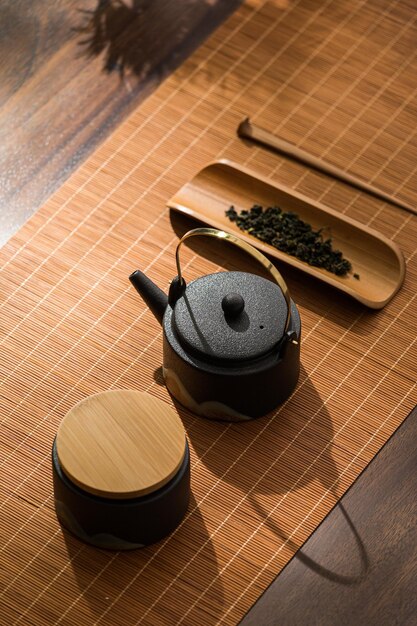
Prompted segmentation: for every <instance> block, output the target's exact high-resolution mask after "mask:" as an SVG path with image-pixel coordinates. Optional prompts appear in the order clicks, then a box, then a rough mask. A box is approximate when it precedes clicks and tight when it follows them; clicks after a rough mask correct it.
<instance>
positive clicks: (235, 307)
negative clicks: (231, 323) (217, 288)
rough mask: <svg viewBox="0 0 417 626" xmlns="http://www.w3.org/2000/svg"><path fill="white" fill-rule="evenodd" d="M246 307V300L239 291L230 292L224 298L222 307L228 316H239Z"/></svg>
mask: <svg viewBox="0 0 417 626" xmlns="http://www.w3.org/2000/svg"><path fill="white" fill-rule="evenodd" d="M244 308H245V301H244V299H243V298H242V296H241V295H240V294H239V293H234V292H232V293H228V294H227V295H225V296H224V298H223V300H222V309H223V311H224V314H225V316H226V317H232V318H233V317H237V316H238V315H240V313H242V311H243V309H244Z"/></svg>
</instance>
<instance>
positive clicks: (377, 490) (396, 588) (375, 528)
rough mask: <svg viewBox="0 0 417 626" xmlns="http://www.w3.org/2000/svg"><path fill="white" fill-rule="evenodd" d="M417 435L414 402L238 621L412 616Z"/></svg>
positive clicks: (293, 624) (416, 609)
mask: <svg viewBox="0 0 417 626" xmlns="http://www.w3.org/2000/svg"><path fill="white" fill-rule="evenodd" d="M416 440H417V408H416V409H414V410H413V411H412V412H411V414H410V415H409V416H408V417H407V419H406V420H405V421H404V422H403V424H402V425H401V426H400V427H399V429H398V430H397V431H396V432H395V434H394V435H393V436H392V437H391V439H390V440H389V441H388V442H387V443H386V444H385V446H384V447H383V448H382V450H381V451H380V452H379V453H378V454H377V456H376V457H375V458H374V459H373V461H372V462H371V463H370V464H369V465H368V467H367V468H366V469H365V471H364V472H363V473H362V474H361V475H360V476H359V478H358V479H357V480H356V481H355V482H354V483H353V485H352V486H351V488H350V489H349V490H348V491H347V492H346V493H345V495H344V496H343V497H342V498H341V500H340V502H339V503H338V504H337V505H336V506H335V508H334V509H333V510H332V511H331V512H330V513H329V515H328V516H327V517H326V518H325V519H324V521H323V522H322V524H321V525H320V526H319V527H318V528H317V530H316V531H315V532H314V533H313V534H312V535H311V537H310V538H309V539H308V541H306V543H305V544H304V546H303V547H302V548H301V549H300V550H299V551H298V552H297V553H296V554H295V556H294V557H293V558H292V560H291V561H290V562H289V563H288V565H287V566H286V567H285V568H284V569H283V570H282V572H281V573H280V575H279V576H278V577H277V578H276V579H275V581H274V582H273V583H272V585H271V586H270V587H269V589H267V591H266V592H265V593H264V595H263V596H262V597H261V598H260V599H259V600H258V602H257V603H256V604H255V606H254V607H253V608H252V609H251V611H250V612H249V613H248V614H247V615H246V617H245V618H244V619H243V620H242V621H241V626H255V625H257V624H262V626H278V625H281V624H285V626H299V625H301V624H307V623H308V624H309V626H315V625H316V624H317V625H318V624H320V625H321V626H334V625H335V624H337V625H338V626H341V625H349V626H350V625H351V626H357V625H359V624H361V625H362V624H364V625H365V624H366V626H377V625H378V626H381V625H385V624H386V625H387V626H392V625H394V624H398V625H399V626H406V625H410V626H411V625H412V624H415V623H416V615H417V601H416V594H415V584H416V571H417V548H416V519H417V502H416V493H417V478H416V475H417V472H416V470H417V451H416V444H415V442H416ZM307 616H308V617H307Z"/></svg>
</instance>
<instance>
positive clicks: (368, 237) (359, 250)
mask: <svg viewBox="0 0 417 626" xmlns="http://www.w3.org/2000/svg"><path fill="white" fill-rule="evenodd" d="M254 204H260V205H262V206H263V207H265V208H266V207H268V206H274V205H276V206H279V207H280V208H281V209H282V210H283V211H293V212H295V213H297V215H298V216H299V217H300V218H301V219H303V220H304V221H306V222H308V223H309V224H311V226H312V227H313V228H314V229H319V228H325V229H328V232H329V236H330V237H331V239H332V244H333V247H334V249H337V250H341V251H342V252H343V256H344V257H345V258H346V259H348V260H349V261H350V262H351V263H352V272H351V273H349V274H348V275H347V276H336V275H335V274H332V273H331V272H329V271H327V270H324V269H321V268H317V267H313V266H310V265H308V264H307V263H305V262H304V261H300V260H299V259H297V258H296V257H293V256H290V255H288V254H286V253H285V252H281V251H280V250H278V249H276V248H274V247H273V246H270V245H269V244H266V243H263V242H262V241H260V240H259V239H257V238H255V237H253V236H251V235H250V234H247V233H245V232H244V231H241V230H240V229H239V228H238V227H237V226H236V225H235V223H234V222H231V221H230V220H229V219H228V218H227V216H226V215H225V211H226V210H227V209H229V207H230V206H231V205H233V206H234V207H235V209H236V211H237V212H238V213H239V212H240V211H241V210H243V209H246V210H248V209H250V208H251V207H252V206H253V205H254ZM168 206H169V207H170V208H171V209H174V210H176V211H180V212H182V213H185V214H187V215H190V216H191V217H193V218H195V219H197V220H200V221H202V222H204V223H206V224H209V225H210V226H213V227H215V228H219V229H221V230H226V231H229V232H233V233H236V234H237V235H239V236H240V237H241V238H242V239H244V240H246V241H248V242H249V243H251V244H252V245H253V246H255V247H257V248H259V249H260V250H262V251H263V252H265V253H266V254H269V255H270V256H273V257H275V258H276V259H278V260H279V261H284V262H285V263H288V264H289V265H292V266H293V267H296V268H298V269H300V270H301V271H303V272H305V273H306V274H309V275H311V276H314V277H315V278H318V279H319V280H321V281H323V282H325V283H328V284H329V285H332V286H333V287H336V288H337V289H339V290H340V291H343V292H345V293H347V294H349V295H350V296H352V297H353V298H355V299H356V300H358V301H359V302H361V303H362V304H365V305H366V306H368V307H370V308H372V309H381V308H382V307H383V306H384V305H385V304H387V302H389V300H391V298H392V297H393V296H394V295H395V293H396V292H397V291H398V289H399V288H400V287H401V284H402V282H403V280H404V274H405V264H404V259H403V256H402V253H401V251H400V249H399V248H398V246H397V245H396V244H395V243H393V242H392V241H390V240H389V239H388V238H387V237H384V236H383V235H382V234H380V233H378V232H377V231H375V230H373V229H372V228H368V227H367V226H364V225H363V224H361V223H360V222H357V221H355V220H353V219H350V218H349V217H346V216H344V215H342V214H340V213H338V212H337V211H334V210H332V209H330V208H329V207H327V206H325V205H323V204H321V203H319V202H315V201H313V200H311V199H309V198H308V197H306V196H304V195H302V194H300V193H297V192H296V191H293V190H292V189H290V188H289V187H286V186H284V185H279V184H277V183H273V182H271V181H269V180H267V179H265V178H262V177H260V176H258V175H257V174H256V172H253V171H251V170H249V169H246V168H244V167H241V166H238V165H236V164H233V163H231V162H229V161H226V160H220V161H216V162H214V163H210V164H209V165H207V166H206V167H204V168H203V169H202V170H200V171H199V172H198V173H197V174H196V176H195V177H194V178H193V179H192V180H190V181H189V182H187V183H186V184H185V185H184V186H183V187H182V188H181V189H180V190H179V191H178V192H177V193H176V194H175V195H174V196H173V197H172V198H171V199H170V200H169V201H168ZM353 274H357V275H359V279H357V278H355V277H354V275H353Z"/></svg>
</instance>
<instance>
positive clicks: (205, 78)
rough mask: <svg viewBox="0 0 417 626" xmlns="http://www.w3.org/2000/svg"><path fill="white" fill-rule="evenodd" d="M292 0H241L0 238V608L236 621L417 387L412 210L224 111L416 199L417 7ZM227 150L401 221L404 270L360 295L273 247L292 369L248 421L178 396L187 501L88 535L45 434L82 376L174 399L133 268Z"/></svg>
mask: <svg viewBox="0 0 417 626" xmlns="http://www.w3.org/2000/svg"><path fill="white" fill-rule="evenodd" d="M283 4H284V3H283V2H279V3H278V2H272V1H269V2H262V1H259V2H255V1H254V0H252V1H251V2H247V3H246V4H244V5H243V6H242V8H241V9H240V10H239V11H238V12H237V13H236V14H234V15H233V16H232V17H231V18H230V19H229V20H228V21H227V22H226V23H225V24H224V26H223V27H221V28H220V29H219V30H218V31H217V32H216V33H215V34H214V35H213V36H212V37H211V38H210V39H209V40H208V42H207V43H206V44H205V45H204V46H203V47H202V48H200V49H199V50H198V51H197V52H196V53H195V54H194V55H193V56H192V57H191V59H190V60H188V61H187V62H186V63H185V64H184V65H183V66H182V67H181V68H180V69H179V71H177V72H176V73H175V74H174V75H173V76H172V77H171V78H170V79H169V80H167V81H166V82H165V83H164V84H163V85H162V86H161V87H160V88H159V89H158V90H157V91H156V92H155V93H154V94H153V95H152V96H151V97H150V98H149V99H148V100H146V102H145V103H144V104H143V105H141V106H140V107H139V109H138V110H137V111H136V112H135V113H134V114H133V115H132V116H131V117H130V118H129V119H128V120H127V121H126V122H125V123H123V124H122V125H121V126H120V128H119V129H118V130H117V132H116V133H115V134H114V135H113V136H112V137H111V139H110V140H108V141H107V142H106V143H105V144H104V145H103V146H102V147H101V148H100V149H99V150H98V151H97V152H96V153H95V154H94V155H93V156H92V157H91V158H90V159H89V160H88V161H87V162H86V163H85V165H84V166H83V167H82V168H81V169H80V170H79V171H78V172H77V173H76V174H75V175H74V176H73V177H72V178H71V179H70V180H69V181H68V182H67V183H66V184H65V185H64V186H63V187H62V188H61V190H60V191H59V192H58V193H57V194H56V195H55V196H54V197H53V198H52V199H51V200H50V201H49V202H48V203H47V204H46V205H45V206H44V207H43V208H42V209H41V210H40V211H39V212H38V213H37V214H36V215H35V216H34V217H33V218H32V219H31V220H30V221H29V222H28V223H27V224H26V225H25V227H24V228H23V229H22V230H21V231H20V232H19V233H18V234H17V235H16V236H14V237H13V239H12V240H11V241H10V242H9V243H8V244H7V245H6V246H5V248H4V249H3V250H2V267H1V270H0V274H1V281H0V294H1V295H0V298H1V299H0V328H1V344H2V347H1V352H0V367H1V375H2V380H1V383H0V400H1V419H2V425H1V431H0V432H1V455H2V458H1V466H2V470H1V486H0V489H1V518H0V532H1V538H0V541H1V557H0V558H1V560H0V564H1V567H0V577H1V586H2V600H1V602H2V604H1V609H0V610H1V613H0V618H1V619H0V622H1V623H2V624H11V623H16V624H31V625H32V624H36V625H45V624H48V625H49V624H66V625H74V624H77V625H78V624H93V623H94V624H100V625H103V626H104V625H108V626H117V625H123V626H128V625H130V624H152V625H156V624H158V625H160V624H169V625H170V624H174V623H175V624H179V623H181V624H192V625H195V624H198V625H199V624H202V625H206V624H215V623H218V622H220V623H224V624H235V623H236V622H237V621H238V620H239V619H240V618H241V617H242V615H243V614H244V612H245V611H246V610H247V609H249V607H250V606H251V605H252V604H253V602H254V601H255V600H256V599H257V598H258V596H259V595H260V593H261V592H262V591H263V590H264V589H265V588H266V586H267V585H268V584H269V583H270V582H271V580H272V579H273V577H274V576H275V575H276V574H277V573H278V571H279V570H280V569H281V568H282V567H283V566H284V565H285V563H286V562H287V561H288V559H289V558H290V557H291V556H292V554H293V553H294V551H295V549H296V547H297V546H300V545H301V544H302V543H303V541H304V540H305V539H306V538H307V537H308V535H309V534H310V533H311V532H312V531H313V530H314V529H315V528H316V527H317V525H318V524H319V522H320V521H321V520H322V519H323V517H324V516H325V515H326V513H327V512H328V511H329V510H330V508H331V507H332V506H333V505H334V502H335V498H336V497H340V496H341V495H342V494H343V492H344V491H345V490H346V489H347V487H348V486H349V485H350V484H351V483H352V481H353V480H354V479H355V478H356V477H357V476H358V474H359V473H360V471H361V470H362V469H363V468H364V467H365V466H366V464H367V463H368V462H369V461H370V460H371V459H372V458H373V456H374V455H375V454H376V453H377V451H378V450H379V449H380V447H381V446H382V445H383V443H384V442H385V441H386V440H387V438H388V437H389V436H390V435H391V434H392V432H393V431H394V430H395V428H396V427H397V426H398V425H399V424H400V423H401V421H402V420H403V419H404V418H405V416H406V415H407V413H408V412H409V411H410V409H411V408H412V407H413V406H414V405H415V404H416V399H417V394H416V381H415V378H416V377H415V373H416V371H415V363H416V359H417V350H416V345H415V341H416V336H415V319H416V315H417V300H416V294H417V258H416V251H417V220H416V218H415V217H413V216H412V215H410V214H407V213H405V212H403V211H401V210H400V209H397V208H395V207H392V206H388V205H385V204H383V203H381V202H378V201H377V200H375V199H373V198H370V197H366V196H365V195H364V194H359V193H358V192H356V191H353V190H351V189H349V188H347V187H344V186H343V185H341V184H339V183H332V182H331V181H330V180H329V179H326V178H325V177H323V176H320V175H318V174H315V173H312V172H309V171H307V170H306V169H305V168H303V167H302V166H300V165H299V164H295V163H292V162H290V161H288V160H286V159H284V158H281V157H279V156H277V155H274V154H272V153H269V152H267V151H265V150H262V149H258V148H255V147H253V146H248V145H245V144H244V143H243V142H241V141H240V140H239V139H237V137H236V128H237V125H238V123H239V122H240V121H241V120H242V118H243V117H244V116H246V115H249V116H250V117H251V118H252V119H253V121H254V122H255V121H256V123H258V124H259V125H261V126H263V127H265V128H267V129H268V130H271V131H273V132H276V133H277V134H279V135H280V136H282V137H283V138H285V139H287V140H290V141H294V142H296V143H297V144H299V145H301V146H302V147H303V148H304V149H306V150H308V151H310V152H311V153H313V154H316V155H319V156H321V157H325V158H326V159H328V160H329V161H330V162H332V163H334V164H337V165H338V166H340V167H342V168H344V169H346V170H347V171H349V172H351V173H354V174H356V175H359V176H362V177H364V178H365V179H366V180H368V181H370V182H372V183H374V184H376V185H380V186H381V188H383V189H385V190H387V191H389V192H392V193H394V195H398V196H399V197H402V198H403V199H404V200H406V201H407V202H409V203H413V202H417V185H416V180H417V178H416V165H415V164H416V162H417V138H416V128H417V110H416V93H417V60H416V52H417V51H416V46H415V41H416V36H417V27H416V20H417V15H416V13H415V11H414V9H413V8H412V6H411V4H410V3H407V2H406V1H405V0H374V1H370V0H353V1H352V0H350V1H349V2H348V1H347V0H338V1H336V0H326V1H324V2H321V3H318V2H316V1H315V0H291V1H289V2H288V3H287V6H286V7H283ZM220 157H225V158H230V159H232V160H234V161H236V162H238V163H242V164H245V165H248V166H251V167H252V168H254V169H256V170H257V171H258V172H259V173H260V174H262V175H264V176H265V175H268V176H270V177H271V178H272V179H273V180H276V181H280V182H283V183H285V184H288V185H290V186H292V187H294V188H295V189H298V190H299V191H302V192H304V193H305V194H307V195H309V196H311V197H312V198H316V199H321V200H322V201H323V202H325V203H327V204H329V205H330V206H332V207H334V208H336V209H337V210H339V211H340V212H343V213H346V215H349V216H352V217H354V218H356V219H358V220H360V221H361V222H363V223H364V224H369V225H371V226H372V227H374V228H376V229H378V230H379V231H381V232H382V233H384V234H385V235H387V236H388V237H391V238H392V239H393V240H394V241H396V242H397V244H398V245H399V246H400V248H401V249H402V251H403V253H404V256H405V258H406V262H407V275H406V280H405V283H404V286H403V288H402V289H401V291H400V292H399V294H398V295H397V296H396V297H395V298H394V300H393V301H392V302H391V303H390V304H389V305H388V306H387V307H386V308H385V309H383V310H382V311H380V312H372V311H369V310H366V309H364V308H363V307H362V306H360V305H359V304H357V303H355V302H354V301H351V300H349V299H348V298H347V297H345V296H342V295H341V294H339V293H337V292H335V291H333V290H331V288H330V287H329V288H327V287H324V286H322V285H319V284H318V283H316V282H315V281H313V280H312V279H310V278H307V277H305V276H303V275H300V274H299V273H296V272H295V270H292V271H290V270H289V268H286V267H284V266H283V267H281V268H280V269H281V270H282V272H283V273H284V276H285V278H286V280H287V282H288V284H289V287H290V290H291V293H292V296H293V298H294V299H295V301H296V302H297V304H298V306H299V309H300V313H301V316H302V322H303V342H302V366H303V368H302V373H301V378H300V383H299V386H298V389H297V391H296V392H295V394H294V395H293V396H292V398H291V399H290V400H289V401H288V402H287V403H286V404H285V405H284V406H283V407H281V408H280V409H279V410H278V411H276V413H275V414H273V415H269V416H266V417H265V418H262V419H260V420H257V421H254V422H253V423H250V424H234V425H227V424H226V425H225V424H220V423H215V422H210V421H207V420H203V419H201V418H197V417H195V416H193V415H191V414H190V413H188V412H186V411H182V410H180V414H181V417H182V419H183V420H184V423H185V426H186V429H187V432H188V437H189V442H190V447H191V452H192V492H193V500H192V502H191V505H190V509H189V514H188V516H187V518H186V519H185V521H184V523H183V524H182V525H181V527H180V528H179V529H178V530H177V532H175V533H174V534H173V535H172V536H171V537H170V538H168V539H167V540H165V541H162V542H160V543H159V544H157V545H155V546H152V547H149V548H146V549H144V550H140V551H134V552H131V553H124V554H118V553H108V552H105V551H100V550H96V549H93V548H90V547H87V546H85V545H83V544H82V543H80V542H78V541H77V540H76V539H74V538H72V537H71V536H69V535H68V534H67V533H63V532H62V530H61V528H60V527H59V525H58V524H57V521H56V518H55V514H54V509H53V498H52V484H51V468H50V449H51V444H52V440H53V437H54V435H55V433H56V430H57V428H58V425H59V423H60V420H61V419H62V417H63V416H64V414H65V413H66V412H67V411H68V410H69V409H70V408H71V407H72V406H73V405H74V403H75V402H77V401H79V400H81V399H82V398H84V397H85V396H86V395H88V394H91V393H95V392H98V391H101V390H105V389H110V388H133V389H139V390H147V391H149V392H150V393H151V394H154V395H155V396H158V397H160V398H162V399H163V400H165V401H167V402H168V403H171V400H170V397H169V395H168V393H167V391H166V389H165V387H164V386H163V385H162V384H161V375H160V372H159V370H158V367H159V366H160V364H161V345H162V342H161V332H160V328H159V326H158V324H157V322H156V321H155V320H154V319H153V317H152V315H151V314H150V313H149V311H148V310H147V309H146V308H145V306H144V304H143V302H141V300H140V299H139V298H138V297H137V295H136V294H135V293H134V292H133V289H131V288H130V286H129V283H128V280H127V276H128V274H129V273H130V271H131V270H132V269H135V268H136V267H140V268H142V269H145V270H146V272H147V273H148V274H149V275H150V276H151V277H152V278H153V279H155V280H156V281H157V282H158V283H159V284H160V285H161V286H164V285H166V284H167V281H168V280H169V279H170V278H171V277H172V276H173V275H174V272H175V265H174V250H175V245H176V242H177V240H178V232H179V231H180V230H181V229H183V228H185V227H186V226H187V224H185V222H184V221H181V218H179V217H178V216H177V217H175V216H172V215H170V213H169V212H168V210H167V209H166V208H165V203H166V201H167V199H168V198H169V197H170V196H171V195H173V194H174V192H175V191H177V189H178V188H179V187H180V186H181V185H182V184H184V183H185V182H186V181H187V180H188V179H189V178H190V177H191V176H193V175H194V174H195V173H196V172H197V171H198V170H199V169H200V168H201V167H203V166H204V165H205V164H207V162H209V161H211V160H213V159H216V158H220ZM183 219H184V218H183ZM216 254H217V256H216ZM183 259H184V261H183V262H184V264H185V265H186V266H185V268H184V274H185V276H186V278H187V279H188V280H191V279H193V278H194V277H197V276H199V275H201V274H204V273H208V272H210V271H216V269H218V268H219V266H221V267H226V268H227V269H230V268H236V267H239V268H240V267H241V265H239V264H241V261H242V259H241V258H240V257H239V258H238V257H235V256H233V252H232V251H230V250H229V251H224V252H222V256H221V257H220V256H219V251H218V250H216V251H213V249H212V248H211V244H209V243H204V244H203V243H202V244H201V248H200V249H199V250H196V249H191V248H185V249H184V254H183ZM253 269H254V270H255V268H253Z"/></svg>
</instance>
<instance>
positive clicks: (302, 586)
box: [0, 0, 417, 626]
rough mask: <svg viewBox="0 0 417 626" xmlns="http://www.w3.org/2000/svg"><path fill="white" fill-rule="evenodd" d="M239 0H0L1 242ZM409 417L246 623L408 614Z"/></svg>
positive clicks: (378, 620) (412, 604) (404, 617)
mask: <svg viewBox="0 0 417 626" xmlns="http://www.w3.org/2000/svg"><path fill="white" fill-rule="evenodd" d="M239 4H240V0H218V1H217V2H209V1H202V0H194V1H191V2H187V3H179V2H170V1H167V0H126V1H125V2H122V1H121V0H118V1H117V2H116V1H113V0H87V1H86V2H83V3H80V2H76V1H75V0H59V1H57V2H46V1H45V0H33V2H23V1H22V0H3V2H2V3H1V5H0V129H1V130H0V133H1V143H0V145H1V148H0V245H2V244H3V243H5V242H6V241H7V240H8V239H9V238H10V237H11V235H12V234H13V233H14V232H15V231H16V230H17V229H18V228H19V227H20V226H21V225H22V224H23V223H24V222H25V220H27V219H28V218H29V216H30V215H32V214H33V212H35V211H36V210H37V209H38V208H39V207H40V206H41V205H42V204H43V203H44V202H45V200H46V199H47V198H48V197H49V196H50V195H51V194H52V193H53V192H54V191H55V190H56V189H57V188H58V187H59V186H60V185H62V183H63V182H64V180H66V179H67V178H68V177H69V175H70V174H71V173H72V172H73V171H74V170H75V169H76V168H77V166H78V165H79V164H80V163H81V162H83V161H84V160H85V159H86V157H87V156H88V155H89V154H91V153H92V152H93V150H94V149H95V147H96V146H97V145H98V144H99V143H100V142H102V141H103V139H104V138H106V137H107V136H108V135H109V134H110V133H111V131H112V130H113V129H114V128H115V127H116V126H117V125H118V124H119V123H120V122H121V121H122V120H123V119H124V118H125V117H126V116H127V115H128V114H129V112H130V111H132V110H133V109H134V108H135V107H136V106H137V105H138V104H139V103H140V102H141V101H142V100H143V99H144V98H146V96H147V95H148V94H149V93H150V92H151V91H152V90H154V89H155V87H156V86H157V85H158V84H159V83H160V82H161V81H162V80H163V79H164V77H166V76H167V75H168V74H169V73H170V72H171V71H172V70H173V69H175V68H176V67H177V66H178V65H179V64H180V63H181V62H182V61H183V60H184V59H185V58H186V57H187V56H188V55H189V54H190V53H191V52H192V51H193V50H194V49H195V48H196V47H197V46H198V45H199V44H200V43H201V42H202V41H203V40H204V39H205V38H206V36H207V35H208V34H209V33H210V32H211V31H212V30H213V29H215V28H216V26H217V25H218V24H219V23H221V21H222V20H223V19H225V17H226V16H227V15H228V14H229V13H230V12H232V11H233V10H234V9H235V8H236V7H237V6H238V5H239ZM381 410H383V409H382V408H381ZM416 418H417V411H416V410H415V411H413V413H412V414H411V415H410V416H409V417H408V418H407V419H406V421H405V422H404V424H403V425H402V426H401V427H400V428H399V430H398V431H397V432H396V433H395V434H394V435H393V437H392V438H391V439H390V441H389V442H388V443H387V444H386V446H385V447H384V448H383V450H382V451H381V452H380V453H379V454H378V455H377V457H376V458H375V459H374V460H373V461H372V463H371V464H370V465H369V466H368V468H367V469H366V470H365V471H364V472H363V473H362V475H361V476H360V477H359V478H358V479H357V481H356V482H355V483H354V485H353V486H352V487H351V489H350V490H349V491H348V492H347V493H346V494H345V496H344V497H343V498H342V500H341V502H340V503H339V504H338V505H336V506H335V508H334V509H333V511H332V512H331V513H330V514H329V515H328V517H327V518H326V519H325V520H324V522H323V523H322V524H321V525H320V527H319V528H318V529H317V530H316V532H315V533H314V534H313V535H312V536H311V537H310V539H309V540H308V542H307V543H306V544H305V545H304V546H303V547H302V549H301V550H299V552H297V554H296V555H295V556H294V558H293V559H292V561H291V562H290V563H289V564H288V565H287V567H286V568H285V569H284V570H283V572H282V573H281V574H280V575H279V576H278V577H277V579H276V581H275V582H274V583H273V584H272V586H271V587H270V588H269V589H268V591H267V592H266V593H265V594H264V596H263V597H262V598H261V599H260V600H259V601H258V603H257V604H256V605H255V607H254V608H253V609H252V610H251V611H250V612H249V614H248V615H247V616H246V617H245V618H244V620H243V622H242V626H243V625H244V626H250V625H252V624H262V625H264V626H266V625H272V624H285V626H287V625H290V624H297V625H298V624H300V625H304V624H309V625H313V624H329V625H330V624H331V625H335V624H338V625H339V624H352V625H353V624H355V626H356V625H357V624H366V625H370V624H380V625H381V624H387V625H388V624H389V625H391V624H401V625H405V624H412V623H416V621H415V619H416V618H415V615H417V602H416V596H415V593H413V591H414V589H413V583H414V585H415V573H416V542H415V521H416V503H415V493H416V478H415V477H416V469H417V467H416V466H417V463H416V462H417V458H416V450H415V441H416V437H417V421H416Z"/></svg>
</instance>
